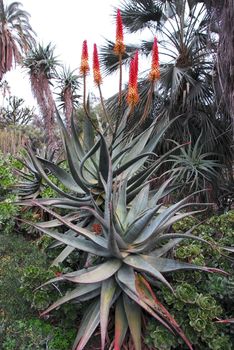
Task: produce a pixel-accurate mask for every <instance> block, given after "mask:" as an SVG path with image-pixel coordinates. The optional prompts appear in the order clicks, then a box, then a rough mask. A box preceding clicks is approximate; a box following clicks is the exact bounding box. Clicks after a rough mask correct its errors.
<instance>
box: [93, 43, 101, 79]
mask: <svg viewBox="0 0 234 350" xmlns="http://www.w3.org/2000/svg"><path fill="white" fill-rule="evenodd" d="M93 77H94V82H95V83H96V84H97V85H100V84H101V83H102V76H101V72H100V64H99V59H98V51H97V45H96V44H94V46H93Z"/></svg>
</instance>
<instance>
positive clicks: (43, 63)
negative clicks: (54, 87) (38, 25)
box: [24, 43, 59, 144]
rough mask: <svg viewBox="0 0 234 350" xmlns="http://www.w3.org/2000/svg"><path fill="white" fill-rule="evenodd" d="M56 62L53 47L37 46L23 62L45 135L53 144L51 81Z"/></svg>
mask: <svg viewBox="0 0 234 350" xmlns="http://www.w3.org/2000/svg"><path fill="white" fill-rule="evenodd" d="M58 64H59V63H58V61H57V60H56V58H55V56H54V47H52V46H51V43H49V44H48V45H47V46H43V45H41V44H38V45H37V46H36V47H34V48H33V49H31V51H30V52H29V53H28V55H27V57H26V58H25V60H24V66H25V67H26V68H28V71H29V76H30V82H31V88H32V93H33V95H34V97H35V98H36V101H37V103H38V106H39V108H40V112H41V115H42V117H43V119H44V127H45V130H46V133H47V139H48V143H49V144H51V143H53V140H54V137H53V129H54V112H55V102H54V98H53V94H52V91H51V84H52V83H51V80H52V78H54V77H55V75H56V73H55V69H56V67H57V66H58Z"/></svg>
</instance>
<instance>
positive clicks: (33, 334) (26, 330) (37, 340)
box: [2, 318, 75, 350]
mask: <svg viewBox="0 0 234 350" xmlns="http://www.w3.org/2000/svg"><path fill="white" fill-rule="evenodd" d="M6 332H7V335H6V337H5V339H4V341H3V343H2V349H3V350H16V349H17V350H25V349H27V350H44V349H47V350H68V349H70V347H71V345H72V339H73V337H74V335H75V333H74V330H67V329H66V330H64V329H63V328H61V327H56V326H52V325H50V324H48V323H46V322H44V321H41V320H38V319H35V318H32V319H29V320H28V321H23V320H20V321H15V322H13V323H12V324H11V325H9V326H8V327H7V329H6Z"/></svg>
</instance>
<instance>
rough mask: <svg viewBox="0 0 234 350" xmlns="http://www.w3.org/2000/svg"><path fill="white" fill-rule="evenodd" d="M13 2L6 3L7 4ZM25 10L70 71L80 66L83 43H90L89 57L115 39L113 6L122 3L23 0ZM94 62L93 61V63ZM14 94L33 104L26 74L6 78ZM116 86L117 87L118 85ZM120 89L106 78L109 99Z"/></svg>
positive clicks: (112, 0)
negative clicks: (102, 45)
mask: <svg viewBox="0 0 234 350" xmlns="http://www.w3.org/2000/svg"><path fill="white" fill-rule="evenodd" d="M9 2H11V1H9V0H5V3H9ZM20 2H21V3H22V5H23V9H24V10H26V11H28V12H29V13H30V15H31V19H30V23H31V25H32V27H33V29H34V30H35V32H36V33H37V38H38V41H39V42H42V43H44V44H47V43H49V42H52V43H53V44H55V46H56V51H55V53H56V55H57V56H58V59H59V60H60V61H62V62H63V63H64V64H66V65H67V66H70V67H71V69H75V68H78V67H79V65H80V56H81V47H82V42H83V40H85V39H86V40H87V41H88V47H89V56H90V58H91V57H92V50H93V43H97V45H100V44H101V43H103V38H109V39H112V40H113V41H114V40H115V19H114V18H113V16H111V15H112V14H113V7H114V6H116V7H118V5H119V4H120V3H121V1H120V0H84V1H83V0H66V1H62V0H39V1H38V0H20ZM90 63H91V62H90ZM6 79H7V80H8V82H9V84H10V86H11V92H12V94H14V95H16V96H19V97H23V98H24V99H25V100H26V101H27V102H28V104H33V99H32V97H31V92H30V86H29V83H28V78H27V74H26V73H25V72H24V71H23V72H22V71H19V69H18V70H17V71H14V72H10V73H8V74H7V75H6ZM115 85H116V86H115ZM117 89H118V80H117V79H113V78H112V79H110V78H109V79H107V80H105V83H104V85H103V94H104V96H105V97H108V96H110V95H111V94H113V92H115V91H116V90H117Z"/></svg>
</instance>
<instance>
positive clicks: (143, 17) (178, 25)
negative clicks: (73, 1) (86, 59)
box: [101, 0, 231, 165]
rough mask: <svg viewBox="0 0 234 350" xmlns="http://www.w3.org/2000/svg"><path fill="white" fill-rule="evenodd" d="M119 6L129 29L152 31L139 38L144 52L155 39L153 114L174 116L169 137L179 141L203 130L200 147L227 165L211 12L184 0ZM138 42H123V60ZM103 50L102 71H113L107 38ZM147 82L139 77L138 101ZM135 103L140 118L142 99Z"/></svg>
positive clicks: (164, 117)
mask: <svg viewBox="0 0 234 350" xmlns="http://www.w3.org/2000/svg"><path fill="white" fill-rule="evenodd" d="M191 3H193V4H191ZM120 9H121V14H122V18H123V23H124V26H125V28H126V29H127V31H128V32H129V33H137V32H142V31H143V30H145V29H149V30H150V32H151V33H152V40H148V41H142V42H141V52H142V53H143V54H144V55H148V54H149V53H150V52H151V49H152V45H153V36H157V37H158V40H159V48H160V61H161V67H160V71H161V79H160V81H159V83H158V85H157V89H156V91H155V95H154V99H153V103H152V113H151V117H152V118H155V117H156V116H157V117H159V116H160V117H161V120H163V121H164V123H165V122H168V121H169V120H172V119H174V120H175V122H174V124H173V126H172V127H171V128H170V130H169V131H168V133H167V137H169V138H174V139H175V140H177V141H179V142H185V141H190V139H191V142H192V144H193V145H195V143H196V140H197V139H198V137H199V135H201V137H200V145H203V149H204V151H205V152H207V151H208V152H216V153H217V154H218V155H219V159H220V161H221V162H224V161H225V162H226V163H228V164H229V165H230V162H231V152H230V144H231V133H230V118H229V117H228V116H227V113H224V112H223V110H221V109H220V108H219V106H218V101H217V99H216V94H215V89H214V85H215V79H214V74H215V72H214V59H213V57H214V56H215V54H216V50H217V42H216V40H215V39H216V37H215V36H214V35H212V33H211V32H210V30H209V25H210V16H209V13H208V12H207V9H206V7H205V5H202V4H196V3H195V2H192V1H187V0H180V1H164V0H161V1H153V0H147V1H145V0H136V1H133V0H129V1H124V2H122V4H121V5H120ZM143 33H144V32H143ZM141 36H143V35H142V34H141ZM136 46H137V45H133V46H132V47H131V49H130V48H128V46H126V54H125V57H123V63H125V64H128V62H129V57H130V56H132V51H135V49H136ZM101 53H102V62H104V63H105V64H106V66H107V68H106V73H112V72H113V71H114V69H115V67H116V62H115V61H116V58H115V55H114V52H113V43H111V42H110V41H107V44H106V45H105V46H104V47H103V49H102V51H101ZM107 53H108V54H107ZM146 73H147V74H148V72H146ZM148 84H149V82H148V80H147V79H146V80H145V79H143V81H142V83H141V84H140V86H139V90H140V95H141V99H142V105H144V103H145V99H146V98H147V95H146V93H145V91H146V90H147V88H148ZM138 109H139V112H140V113H139V114H140V115H139V118H140V117H141V114H142V109H141V105H140V104H139V106H138ZM177 117H178V119H176V118H177ZM164 145H165V143H164Z"/></svg>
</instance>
